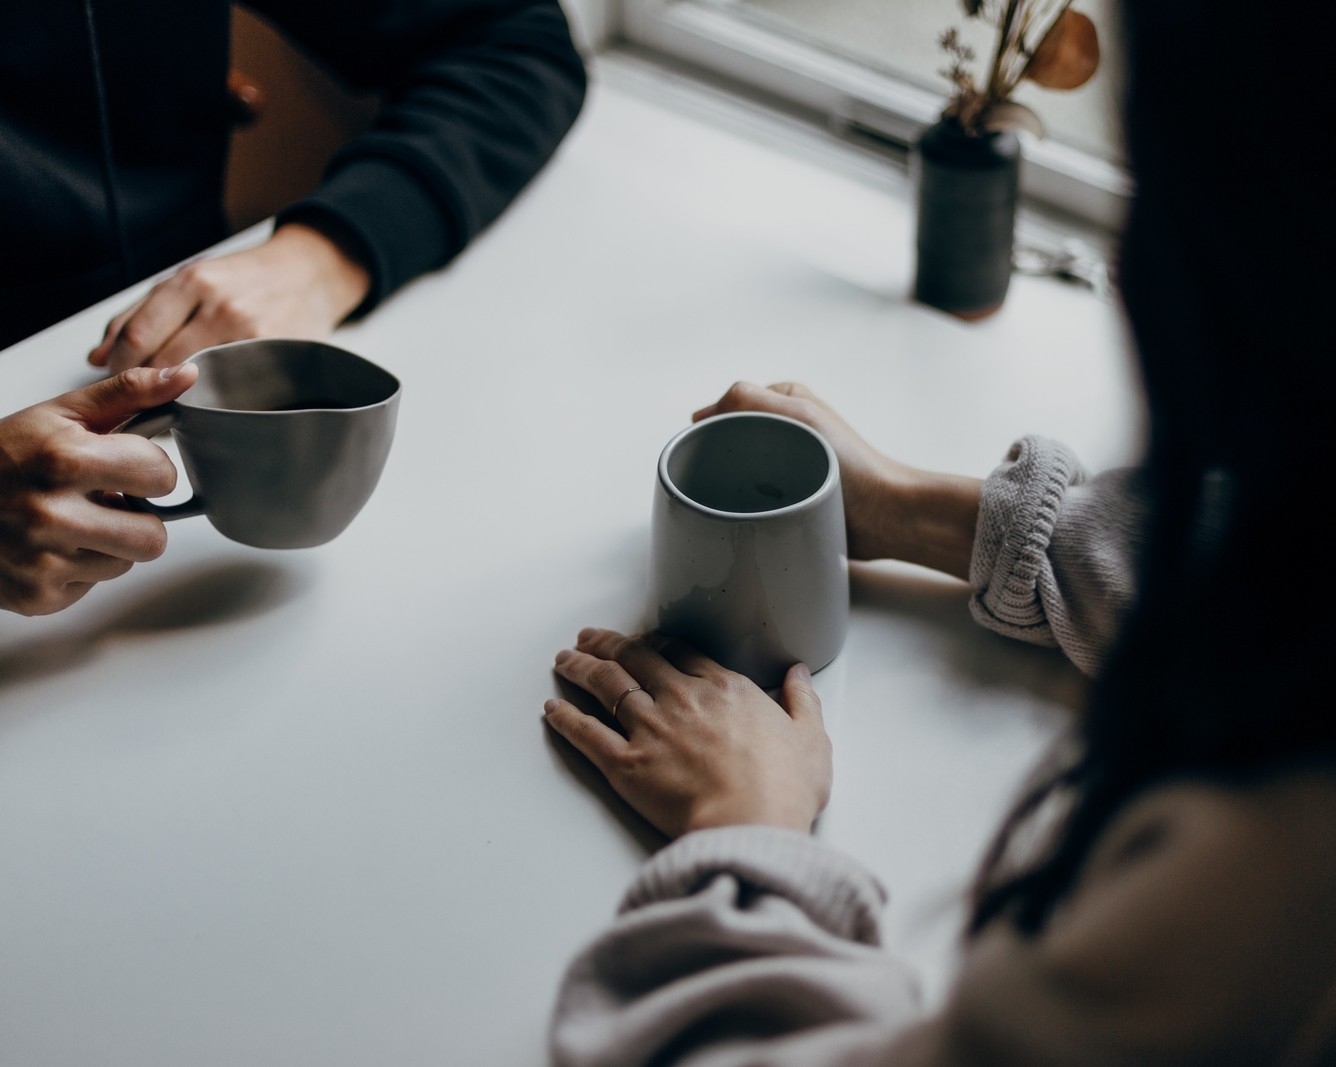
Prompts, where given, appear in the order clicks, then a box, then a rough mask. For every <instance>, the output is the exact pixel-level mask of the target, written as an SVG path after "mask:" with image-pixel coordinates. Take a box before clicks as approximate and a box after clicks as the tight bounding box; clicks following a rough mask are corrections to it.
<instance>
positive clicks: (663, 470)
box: [658, 411, 840, 522]
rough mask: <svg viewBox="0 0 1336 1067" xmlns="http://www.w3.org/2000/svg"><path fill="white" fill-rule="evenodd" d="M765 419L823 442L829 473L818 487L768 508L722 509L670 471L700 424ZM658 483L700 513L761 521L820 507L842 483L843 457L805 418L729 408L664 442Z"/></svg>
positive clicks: (728, 518) (682, 430)
mask: <svg viewBox="0 0 1336 1067" xmlns="http://www.w3.org/2000/svg"><path fill="white" fill-rule="evenodd" d="M748 418H750V419H766V420H769V421H771V422H786V423H788V424H789V425H791V426H797V427H798V428H799V429H801V430H803V431H805V432H806V433H808V434H810V435H811V436H812V437H813V438H815V439H816V441H817V442H818V443H819V444H820V445H821V447H822V448H823V449H824V450H825V453H826V477H825V478H824V479H823V480H822V482H821V484H820V485H819V486H818V487H817V488H816V490H815V491H813V492H812V493H810V494H809V495H808V496H805V497H803V498H802V499H801V500H796V501H794V502H793V503H792V504H785V505H784V506H783V507H778V508H771V509H769V510H767V511H723V510H721V509H719V508H712V507H710V506H709V505H708V504H702V503H700V501H698V500H693V499H692V498H691V497H689V496H687V495H686V494H685V493H684V492H682V490H681V489H680V488H678V486H677V484H676V483H675V482H674V481H673V479H672V478H671V477H670V476H669V474H668V460H669V459H670V457H671V456H672V454H673V452H674V451H675V450H676V448H677V446H678V445H679V444H681V442H682V441H683V440H684V439H685V438H687V437H689V436H691V435H692V434H694V433H697V432H698V431H699V430H700V429H701V427H703V426H707V425H710V424H711V423H716V422H721V421H723V420H725V419H748ZM658 469H659V485H660V486H662V488H663V489H664V491H665V492H666V493H667V494H668V495H669V496H670V497H671V498H672V499H674V500H676V501H677V502H678V503H680V504H682V505H683V506H685V507H688V508H690V509H691V510H692V511H695V512H697V513H699V514H701V515H706V516H709V517H711V518H718V519H726V520H728V521H729V522H762V521H766V520H769V519H773V518H775V517H777V516H785V515H794V514H797V513H798V512H800V511H805V510H809V509H811V508H814V507H817V506H819V505H820V504H821V502H822V501H824V500H825V499H826V498H827V497H829V496H830V494H831V493H832V492H834V491H835V489H837V488H838V487H839V484H840V461H839V458H838V457H837V456H836V455H835V449H834V448H832V447H831V444H830V442H829V441H827V440H826V438H825V437H824V436H823V435H822V434H820V433H818V432H817V431H816V430H814V429H813V428H812V427H810V426H808V425H807V423H805V422H800V421H798V420H797V419H794V418H790V417H789V416H788V415H776V414H774V413H773V412H769V411H728V412H724V413H723V414H721V415H711V416H710V417H709V418H706V419H701V420H700V422H693V423H692V424H691V425H690V426H687V427H685V428H683V429H681V430H679V431H678V432H677V433H675V434H674V435H673V436H672V438H671V439H670V440H669V441H668V443H667V444H666V445H664V446H663V451H662V452H660V453H659V466H658Z"/></svg>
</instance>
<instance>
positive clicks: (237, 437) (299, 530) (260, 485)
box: [119, 339, 400, 548]
mask: <svg viewBox="0 0 1336 1067" xmlns="http://www.w3.org/2000/svg"><path fill="white" fill-rule="evenodd" d="M190 362H192V363H195V364H197V365H198V366H199V379H198V380H197V381H196V382H195V384H194V385H192V386H191V387H190V388H189V389H187V390H186V391H185V392H184V393H182V394H181V396H180V397H179V398H177V399H176V400H174V401H172V402H171V403H169V404H164V405H162V406H161V407H157V408H153V409H151V410H149V411H145V412H142V413H140V414H139V415H137V416H135V417H134V418H133V419H131V420H130V421H129V422H127V423H126V424H125V425H123V426H122V427H120V431H119V432H121V433H133V434H138V435H139V436H141V437H154V436H156V435H157V434H160V433H163V432H165V431H166V430H168V429H170V430H171V431H172V434H173V436H174V437H175V438H176V444H177V449H178V450H179V452H180V454H181V462H182V464H183V465H184V467H185V470H186V475H187V477H188V478H189V479H190V485H191V487H192V488H193V489H194V491H195V495H194V496H192V497H191V498H190V499H189V500H187V501H185V502H184V503H180V504H156V503H154V502H153V501H151V500H141V499H139V498H138V497H127V502H128V503H129V505H130V506H131V507H133V508H136V509H137V510H140V511H148V512H151V513H152V514H154V515H157V516H159V517H160V518H163V519H180V518H185V517H186V516H189V515H207V516H208V517H209V521H210V522H211V523H213V525H214V527H215V528H216V529H217V530H218V532H219V533H221V534H223V535H225V536H226V537H229V538H231V539H232V540H234V541H240V542H241V543H242V544H246V545H254V546H256V547H257V548H309V547H310V546H312V545H321V544H324V543H325V542H326V541H330V540H332V539H333V538H335V537H337V536H338V535H339V534H340V533H342V532H343V530H344V528H345V527H347V525H348V524H349V523H350V522H352V520H353V518H354V517H355V516H356V515H357V513H358V512H359V511H361V509H362V505H363V504H365V503H366V501H367V499H368V498H369V497H370V496H371V492H372V490H374V489H375V487H376V483H377V482H378V481H379V480H380V473H381V470H382V469H383V468H384V466H385V459H386V457H387V456H388V455H389V451H390V444H391V442H392V441H393V440H394V424H395V418H396V416H397V414H398V410H399V394H400V386H399V380H398V379H397V378H395V377H394V375H392V374H390V373H389V372H388V371H386V370H383V369H381V368H380V367H378V366H376V365H375V364H374V363H371V362H369V361H367V360H365V359H363V358H361V357H360V356H355V355H353V354H352V353H351V352H347V351H345V350H344V349H342V348H337V347H335V346H334V345H329V344H323V343H321V342H319V341H298V340H275V339H267V340H259V341H237V342H234V343H232V344H226V345H217V346H215V347H213V348H206V349H204V350H203V351H201V352H198V353H196V354H195V355H194V356H192V357H191V358H190Z"/></svg>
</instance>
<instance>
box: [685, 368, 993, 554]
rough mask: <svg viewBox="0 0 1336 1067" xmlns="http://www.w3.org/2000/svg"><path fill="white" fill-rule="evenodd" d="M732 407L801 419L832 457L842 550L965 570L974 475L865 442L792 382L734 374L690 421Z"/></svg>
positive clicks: (975, 508) (974, 511) (974, 504)
mask: <svg viewBox="0 0 1336 1067" xmlns="http://www.w3.org/2000/svg"><path fill="white" fill-rule="evenodd" d="M733 411H766V412H770V413H771V414H775V415H786V416H788V417H789V418H791V419H796V420H798V421H799V422H802V423H806V424H807V425H808V426H810V427H812V429H814V430H816V431H817V433H819V434H821V436H822V437H824V438H825V439H826V440H827V441H829V442H830V446H831V448H833V449H834V450H835V455H836V457H837V458H838V459H839V463H840V484H841V488H842V489H843V492H844V518H845V522H846V524H847V526H848V535H849V555H850V556H852V557H853V558H854V559H902V560H907V561H908V562H911V563H919V564H922V565H923V566H925V567H932V568H934V569H936V570H940V571H945V572H946V573H947V574H954V575H955V576H956V577H958V578H964V579H968V578H969V565H970V556H971V555H972V553H973V550H974V527H975V521H976V519H977V518H978V513H979V491H980V486H981V483H980V481H979V480H978V479H977V478H967V477H963V476H959V475H953V474H935V473H931V472H929V471H924V470H919V469H917V468H914V467H909V466H906V465H905V464H903V463H899V462H897V461H896V460H893V459H891V458H890V457H889V456H885V455H883V454H882V453H880V452H878V451H877V450H876V449H875V448H873V447H872V446H871V445H869V444H868V443H867V442H866V441H865V440H863V438H862V437H861V436H859V434H858V433H857V431H855V430H854V428H853V427H852V426H850V425H849V424H848V423H847V422H845V421H844V419H843V418H841V417H840V416H839V415H838V414H837V413H836V412H835V410H834V409H833V408H831V406H830V405H829V404H827V403H826V402H825V401H823V400H821V399H820V398H819V397H817V396H816V395H815V394H814V393H813V392H812V391H811V390H810V389H808V388H807V387H806V386H804V385H799V384H797V383H795V382H780V383H778V384H776V385H772V386H770V387H769V388H762V387H761V386H759V385H753V384H752V383H750V382H736V383H735V384H734V385H732V386H731V387H730V388H729V390H728V392H726V393H724V395H723V396H722V397H720V398H719V399H718V400H716V401H715V402H714V403H713V404H710V405H708V406H707V407H703V408H701V409H700V410H699V411H697V412H695V413H694V414H693V415H692V416H691V418H692V421H693V422H699V421H700V420H701V419H704V418H708V417H709V416H711V415H721V414H724V413H726V412H733Z"/></svg>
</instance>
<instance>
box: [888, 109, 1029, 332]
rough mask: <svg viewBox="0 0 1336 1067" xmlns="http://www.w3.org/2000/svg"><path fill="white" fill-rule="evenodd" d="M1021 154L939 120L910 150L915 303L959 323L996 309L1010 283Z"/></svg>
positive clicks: (1003, 142)
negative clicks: (913, 188) (915, 201)
mask: <svg viewBox="0 0 1336 1067" xmlns="http://www.w3.org/2000/svg"><path fill="white" fill-rule="evenodd" d="M1020 167H1021V146H1020V141H1019V140H1018V139H1017V137H1016V135H1015V134H1014V133H1010V132H1003V133H982V134H977V135H976V134H969V133H966V132H965V130H964V129H963V128H962V127H961V125H960V123H958V122H956V121H955V120H954V119H950V118H943V119H940V120H939V121H937V122H936V123H934V124H933V125H932V126H929V127H928V128H927V129H926V130H924V131H923V136H922V137H920V138H919V142H918V145H917V146H916V148H915V150H914V170H915V179H916V184H917V186H918V237H917V241H916V244H917V250H918V263H917V267H916V270H915V277H914V299H916V300H919V301H921V302H922V303H924V304H929V305H931V306H932V307H936V308H941V309H942V310H943V311H949V312H950V313H951V314H953V315H958V316H960V317H961V318H965V319H980V318H983V317H984V316H986V315H989V314H991V313H992V312H994V311H996V310H997V309H998V308H999V307H1001V306H1002V301H1003V300H1005V299H1006V295H1007V286H1008V285H1009V284H1010V282H1011V246H1012V240H1013V237H1014V234H1015V229H1016V197H1017V191H1018V188H1019V184H1020Z"/></svg>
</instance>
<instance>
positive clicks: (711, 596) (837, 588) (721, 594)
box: [650, 412, 849, 688]
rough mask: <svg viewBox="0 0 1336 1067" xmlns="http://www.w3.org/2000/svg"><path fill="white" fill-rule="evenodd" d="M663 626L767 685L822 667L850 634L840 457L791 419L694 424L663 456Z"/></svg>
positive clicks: (655, 545) (658, 557)
mask: <svg viewBox="0 0 1336 1067" xmlns="http://www.w3.org/2000/svg"><path fill="white" fill-rule="evenodd" d="M651 557H652V559H651V568H650V582H651V586H652V598H653V601H654V603H653V608H654V610H657V612H658V629H659V630H660V631H661V632H663V633H666V634H671V635H674V636H677V637H681V638H683V639H685V640H687V641H689V642H690V643H691V644H693V645H695V646H696V647H697V648H699V649H700V650H701V651H702V652H705V653H706V654H708V655H709V656H711V657H712V658H714V659H715V660H717V661H718V662H720V663H721V664H723V665H724V666H725V667H728V668H730V669H731V670H735V671H738V672H740V673H742V674H745V675H747V676H748V677H749V678H751V679H752V681H754V682H756V683H757V684H758V685H760V686H762V687H764V688H773V687H775V686H777V685H779V684H780V682H782V681H783V679H784V674H785V672H786V671H787V670H788V668H789V667H790V666H792V665H793V664H794V663H796V662H798V661H799V660H801V661H803V662H805V663H806V664H807V665H808V666H809V667H811V668H812V670H819V669H820V668H822V667H824V666H825V665H826V664H828V663H829V662H830V661H831V660H832V659H834V658H835V656H836V654H837V653H838V652H839V651H840V648H841V646H842V645H843V644H844V635H845V632H846V631H847V630H848V626H849V554H848V547H847V542H846V540H845V532H844V501H843V498H842V496H841V492H840V468H839V463H838V461H837V460H836V458H835V452H834V450H832V449H831V447H830V445H829V444H828V443H827V442H826V440H825V439H824V438H823V437H822V436H821V435H820V434H818V433H817V432H816V431H815V430H813V429H811V428H810V427H808V426H805V425H804V424H803V423H801V422H797V421H795V420H793V419H788V418H784V417H783V416H780V415H768V414H763V413H760V412H736V413H733V414H728V415H716V416H714V417H712V418H709V419H704V420H702V421H701V422H698V423H696V424H695V425H694V426H691V427H689V428H687V429H685V430H683V431H682V432H681V433H679V434H678V435H677V436H676V437H674V438H673V439H672V440H671V441H669V442H668V445H667V446H666V447H665V448H664V450H663V453H662V455H660V456H659V480H658V486H657V489H656V492H655V496H654V512H653V522H652V530H651Z"/></svg>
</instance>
